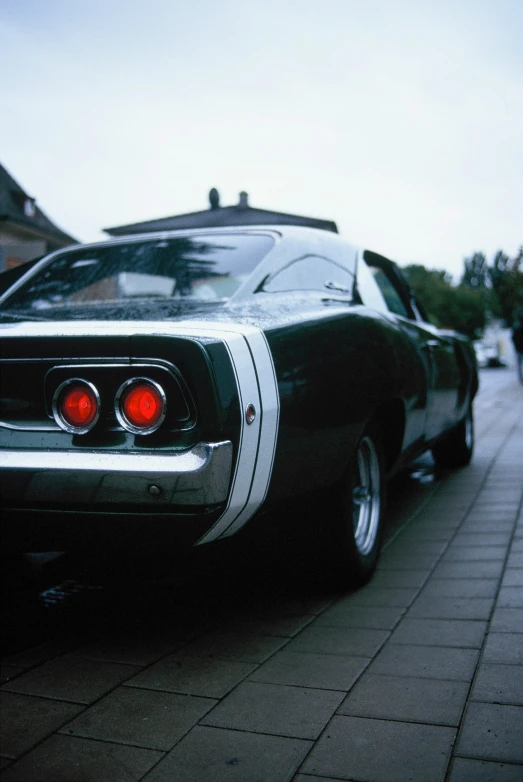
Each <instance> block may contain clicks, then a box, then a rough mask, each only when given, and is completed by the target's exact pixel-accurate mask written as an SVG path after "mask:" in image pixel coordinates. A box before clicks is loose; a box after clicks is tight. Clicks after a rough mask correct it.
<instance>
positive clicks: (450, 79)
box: [0, 0, 523, 277]
mask: <svg viewBox="0 0 523 782" xmlns="http://www.w3.org/2000/svg"><path fill="white" fill-rule="evenodd" d="M522 40H523V0H433V1H431V2H427V0H417V2H411V1H410V0H323V2H318V0H292V2H285V0H279V1H277V0H267V1H265V0H258V1H257V2H251V0H243V1H242V2H237V1H236V0H220V2H213V1H212V0H187V2H181V0H148V2H147V3H146V2H143V3H142V2H132V0H131V2H129V0H127V2H124V1H123V0H103V2H102V0H90V2H89V3H84V2H78V1H77V0H45V2H43V1H42V0H24V2H19V0H0V51H1V52H2V71H3V75H2V85H1V86H0V106H1V117H2V119H1V122H0V162H1V163H2V164H3V165H4V166H5V167H6V168H7V170H8V171H9V172H10V173H11V175H12V176H13V177H14V178H15V179H16V180H17V181H18V182H19V183H20V184H21V186H22V187H23V188H24V189H25V190H26V191H27V192H28V194H29V195H31V196H34V197H36V199H37V202H38V205H39V206H40V208H41V209H43V211H44V212H45V213H46V214H47V215H48V216H49V217H50V218H51V219H52V220H53V221H54V222H55V223H57V225H59V226H60V227H61V228H63V229H64V230H65V231H67V232H68V233H70V234H72V235H73V236H75V237H76V238H77V239H79V240H81V241H90V240H96V239H99V238H100V237H101V233H100V232H101V229H102V228H104V227H109V226H115V225H121V224H125V223H130V222H139V221H141V220H147V219H150V218H157V217H165V216H168V215H173V214H180V213H183V212H191V211H196V210H199V209H204V208H206V207H207V206H208V199H207V194H208V191H209V189H210V188H211V187H217V188H218V190H219V192H220V196H221V203H222V205H229V204H232V203H235V202H236V201H237V199H238V193H239V191H240V190H246V191H248V193H249V200H250V204H251V205H252V206H257V207H261V208H265V209H274V210H278V211H285V212H293V213H297V214H304V215H309V216H314V217H321V218H326V219H332V220H335V221H336V222H337V224H338V228H339V230H340V232H341V233H342V234H343V235H344V236H345V237H347V238H348V239H349V240H351V241H353V242H355V243H357V244H364V245H366V246H368V247H370V248H371V249H374V250H377V251H379V252H382V253H384V254H385V255H388V256H390V257H393V258H395V259H396V260H398V261H399V262H400V263H408V262H420V263H423V264H425V265H426V266H429V267H432V268H445V269H447V270H449V271H450V272H451V273H452V274H453V275H454V276H455V277H457V276H458V275H459V274H460V273H461V269H462V260H463V258H464V257H465V256H466V255H470V254H471V253H472V252H474V251H475V250H483V251H484V252H486V253H487V254H488V255H489V256H491V255H492V254H493V253H494V252H495V251H496V250H497V249H504V250H505V251H506V252H507V253H509V254H510V255H514V254H515V253H516V251H517V249H518V247H519V245H521V244H522V243H523V46H522V44H521V41H522Z"/></svg>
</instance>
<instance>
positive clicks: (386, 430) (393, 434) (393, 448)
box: [373, 399, 405, 472]
mask: <svg viewBox="0 0 523 782" xmlns="http://www.w3.org/2000/svg"><path fill="white" fill-rule="evenodd" d="M373 420H374V421H375V422H376V424H377V426H378V427H379V430H380V434H381V439H382V444H383V451H384V454H385V466H386V469H387V472H389V471H390V470H391V468H392V467H393V465H394V463H395V461H396V459H397V458H398V456H399V454H400V452H401V446H402V443H403V435H404V433H405V407H404V404H403V402H402V401H401V399H391V400H390V401H388V402H384V403H383V404H382V405H380V407H379V408H378V409H377V410H376V412H375V414H374V417H373Z"/></svg>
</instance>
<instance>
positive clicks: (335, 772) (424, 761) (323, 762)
mask: <svg viewBox="0 0 523 782" xmlns="http://www.w3.org/2000/svg"><path fill="white" fill-rule="evenodd" d="M455 734H456V731H455V729H454V728H446V727H440V726H435V725H417V724H411V723H406V722H388V721H385V720H371V719H362V718H359V717H342V716H339V717H334V718H333V719H332V721H331V722H330V724H329V726H328V728H327V730H326V731H325V733H324V735H323V736H322V737H321V739H320V740H319V741H318V742H317V744H316V745H315V747H314V749H313V750H312V752H311V754H310V755H309V757H308V758H307V760H306V761H305V763H304V765H303V768H302V771H303V772H304V773H305V774H316V775H318V776H321V777H326V776H327V777H329V776H330V777H334V778H336V779H346V780H365V782H407V779H410V780H421V779H422V780H423V782H441V780H442V779H443V778H444V776H445V769H446V767H447V762H448V758H449V755H450V752H451V749H452V744H453V741H454V736H455ZM406 769H408V777H406V775H405V772H406Z"/></svg>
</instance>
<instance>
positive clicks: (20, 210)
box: [0, 164, 77, 246]
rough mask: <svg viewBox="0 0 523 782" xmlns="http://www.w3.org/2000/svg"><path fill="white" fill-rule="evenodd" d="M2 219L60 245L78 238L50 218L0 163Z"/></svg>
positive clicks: (0, 214) (0, 211)
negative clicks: (63, 229)
mask: <svg viewBox="0 0 523 782" xmlns="http://www.w3.org/2000/svg"><path fill="white" fill-rule="evenodd" d="M1 221H9V222H10V223H13V224H15V225H17V226H20V227H21V228H25V229H27V230H29V231H34V232H35V233H37V234H38V235H39V236H43V237H44V238H46V239H48V240H50V241H51V242H55V243H58V244H59V245H60V246H65V245H68V244H76V243H77V239H75V238H74V237H72V236H70V235H69V234H66V233H65V231H62V230H61V229H60V228H58V227H57V226H56V225H55V224H54V223H53V222H51V220H49V218H48V217H47V216H46V215H45V214H44V213H43V212H42V210H41V209H40V207H38V206H37V205H36V203H35V199H34V198H32V197H31V196H29V195H28V194H27V193H26V192H25V190H24V189H23V188H22V187H20V185H19V184H18V182H16V181H15V180H14V179H13V177H12V176H11V175H10V174H9V172H8V171H6V169H5V168H4V167H3V166H2V165H1V164H0V222H1Z"/></svg>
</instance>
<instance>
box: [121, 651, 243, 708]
mask: <svg viewBox="0 0 523 782" xmlns="http://www.w3.org/2000/svg"><path fill="white" fill-rule="evenodd" d="M255 668H256V665H255V664H254V663H244V662H240V661H238V660H220V659H218V658H216V657H211V658H204V657H184V656H183V655H179V654H172V655H169V656H168V657H164V659H163V660H160V661H159V662H157V663H155V664H154V665H151V666H149V668H147V669H146V670H145V671H141V672H140V673H139V674H137V675H136V676H133V678H132V679H129V681H127V682H125V686H126V687H127V686H128V687H143V688H145V689H149V690H163V691H165V692H178V693H181V694H184V695H201V696H207V697H208V698H223V696H224V695H226V694H227V693H228V692H229V690H231V689H232V688H233V687H235V686H236V685H237V684H239V683H240V682H241V681H242V680H243V679H245V677H246V676H248V675H249V673H251V672H252V671H254V670H255Z"/></svg>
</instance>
